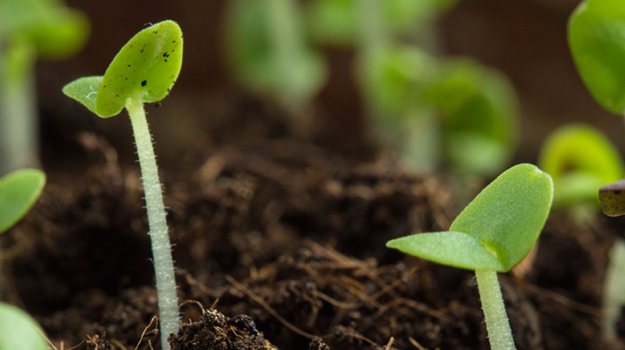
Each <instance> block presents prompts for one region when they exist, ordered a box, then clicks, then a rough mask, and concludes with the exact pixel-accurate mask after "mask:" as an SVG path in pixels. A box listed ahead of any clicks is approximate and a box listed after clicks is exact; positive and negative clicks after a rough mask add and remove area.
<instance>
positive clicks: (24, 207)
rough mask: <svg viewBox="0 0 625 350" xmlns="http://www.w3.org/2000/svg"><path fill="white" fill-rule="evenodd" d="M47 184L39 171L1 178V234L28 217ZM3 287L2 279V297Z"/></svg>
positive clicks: (22, 171)
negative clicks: (29, 211) (24, 217)
mask: <svg viewBox="0 0 625 350" xmlns="http://www.w3.org/2000/svg"><path fill="white" fill-rule="evenodd" d="M45 182H46V175H45V174H44V173H43V171H41V170H37V169H23V170H16V171H14V172H12V173H9V174H7V175H5V176H4V177H2V178H0V234H2V233H3V232H5V231H7V230H8V229H9V228H11V226H13V225H15V224H16V223H17V222H18V221H19V220H20V219H21V218H22V217H23V216H24V215H26V212H28V210H29V209H30V208H31V207H32V206H33V205H34V204H35V202H36V201H37V198H39V195H40V194H41V191H42V190H43V186H44V184H45ZM1 261H2V259H1V258H0V262H1ZM0 270H1V266H0ZM0 277H2V275H1V274H0ZM1 287H2V279H1V278H0V295H2V288H1ZM0 349H2V347H0Z"/></svg>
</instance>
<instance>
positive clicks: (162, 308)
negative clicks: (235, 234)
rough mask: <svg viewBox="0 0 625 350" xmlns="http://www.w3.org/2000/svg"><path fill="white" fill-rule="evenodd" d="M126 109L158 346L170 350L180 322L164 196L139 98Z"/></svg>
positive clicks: (127, 103) (133, 99)
mask: <svg viewBox="0 0 625 350" xmlns="http://www.w3.org/2000/svg"><path fill="white" fill-rule="evenodd" d="M126 109H127V110H128V114H129V115H130V121H131V122H132V128H133V132H134V134H135V142H136V144H137V153H138V154H139V164H140V165H141V175H142V178H143V190H144V191H145V203H146V206H147V211H148V222H149V225H150V238H151V240H152V254H153V256H154V271H155V273H156V289H157V293H158V309H159V314H160V324H161V343H162V345H161V347H162V348H163V350H169V349H170V346H169V343H168V342H167V337H168V336H169V335H170V334H171V333H177V332H178V328H179V323H178V297H177V295H176V280H175V277H174V263H173V260H172V257H171V245H170V243H169V234H168V232H167V231H168V230H167V220H166V218H165V215H166V213H165V206H164V205H163V194H162V189H161V183H160V180H159V177H158V169H157V167H156V159H155V158H154V148H153V147H152V137H151V135H150V130H149V129H148V123H147V120H146V118H145V110H144V109H143V101H142V99H141V96H140V95H136V96H133V97H131V98H129V99H128V101H126Z"/></svg>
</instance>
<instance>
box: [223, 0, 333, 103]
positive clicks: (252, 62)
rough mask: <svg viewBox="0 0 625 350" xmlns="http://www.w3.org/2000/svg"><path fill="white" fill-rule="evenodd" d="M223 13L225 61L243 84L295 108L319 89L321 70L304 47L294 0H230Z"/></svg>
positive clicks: (320, 64) (322, 77)
mask: <svg viewBox="0 0 625 350" xmlns="http://www.w3.org/2000/svg"><path fill="white" fill-rule="evenodd" d="M228 6H229V9H228V14H227V16H226V28H225V32H226V48H225V51H226V53H227V56H228V57H227V58H228V62H229V63H230V65H231V69H232V71H233V73H234V75H235V76H236V78H237V79H238V80H239V81H240V82H241V83H242V84H243V85H244V86H246V87H247V88H249V89H251V90H253V91H255V92H257V93H260V94H264V95H269V96H270V97H272V98H275V99H277V100H278V101H279V102H280V103H281V104H282V105H283V106H284V107H285V108H287V109H291V110H294V109H297V108H299V107H301V106H302V105H303V104H305V103H306V102H307V101H308V100H309V99H310V98H311V97H312V96H313V95H314V94H315V93H317V92H318V91H319V89H320V88H321V86H322V85H323V83H324V82H325V77H326V72H325V65H324V62H323V59H322V57H321V55H320V54H318V53H317V52H315V51H313V50H312V49H311V48H310V47H308V46H307V44H306V42H305V37H304V28H302V27H301V26H300V24H301V21H300V18H301V14H300V9H299V7H298V6H299V5H298V2H297V1H294V0H257V1H247V0H232V1H228Z"/></svg>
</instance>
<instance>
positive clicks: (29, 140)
mask: <svg viewBox="0 0 625 350" xmlns="http://www.w3.org/2000/svg"><path fill="white" fill-rule="evenodd" d="M88 33H89V22H88V21H87V18H86V17H85V15H83V14H82V12H80V11H77V10H72V9H69V8H66V7H64V6H62V3H60V2H59V1H52V0H0V175H4V174H6V173H8V172H10V171H13V170H17V169H19V168H24V167H28V166H35V165H37V164H38V161H39V160H38V147H39V145H38V142H37V139H38V128H37V102H36V97H35V83H34V69H35V59H36V58H37V57H42V58H46V59H64V58H67V57H69V56H71V55H73V54H74V53H76V52H77V51H78V50H79V49H80V48H82V47H83V45H84V44H85V43H86V40H87V36H88Z"/></svg>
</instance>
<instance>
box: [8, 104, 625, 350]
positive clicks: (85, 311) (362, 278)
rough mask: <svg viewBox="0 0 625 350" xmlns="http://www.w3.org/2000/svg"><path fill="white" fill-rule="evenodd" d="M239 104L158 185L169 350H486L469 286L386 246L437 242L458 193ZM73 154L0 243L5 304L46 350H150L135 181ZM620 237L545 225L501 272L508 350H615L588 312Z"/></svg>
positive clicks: (88, 142)
mask: <svg viewBox="0 0 625 350" xmlns="http://www.w3.org/2000/svg"><path fill="white" fill-rule="evenodd" d="M243 106H244V107H242V109H237V110H235V111H233V115H232V118H231V119H230V121H228V122H224V123H223V124H222V125H220V127H219V128H216V129H215V130H212V131H210V133H211V136H212V137H214V139H213V144H214V145H215V147H213V148H212V149H211V150H210V151H207V152H206V153H199V152H196V153H194V154H188V155H186V156H184V157H183V160H182V161H181V162H180V164H178V165H177V166H176V167H170V168H165V169H164V170H163V171H162V174H161V176H162V178H161V180H162V181H163V183H164V186H165V195H166V197H165V198H166V199H165V202H166V205H167V206H168V207H169V216H168V219H169V224H170V235H171V238H172V241H173V243H174V248H173V252H174V257H175V260H176V266H177V282H178V285H179V290H178V292H179V300H180V302H181V303H182V305H181V312H183V315H184V316H183V318H182V321H183V327H182V328H181V330H180V332H179V333H178V334H177V335H173V336H171V337H170V342H171V344H172V347H173V349H176V350H190V349H194V350H195V349H197V350H199V349H223V350H226V349H267V350H268V349H311V350H322V349H324V350H325V349H340V350H352V349H353V350H355V349H384V350H390V349H419V350H421V349H429V350H434V349H489V348H490V347H489V344H488V341H487V338H486V330H485V326H484V324H483V314H482V311H481V309H480V301H479V296H478V292H477V288H476V285H475V280H474V275H473V273H472V272H471V271H464V270H460V269H454V268H449V267H446V266H441V265H437V264H433V263H430V262H427V261H424V260H420V259H417V258H413V257H409V256H405V255H403V254H401V253H399V252H397V251H394V250H390V249H387V248H386V247H385V242H386V241H388V240H389V239H391V238H395V237H400V236H404V235H407V234H410V233H413V232H426V231H440V230H445V229H447V228H448V227H449V225H450V223H451V221H452V219H453V218H454V217H455V215H456V214H457V212H458V210H459V209H461V208H462V206H463V205H464V204H463V203H462V202H461V200H460V199H459V198H466V195H461V194H458V193H455V192H453V191H452V190H451V189H450V188H454V187H453V186H450V184H452V183H453V181H456V180H455V179H454V180H452V179H451V178H450V177H448V176H446V175H442V174H438V175H436V176H415V175H412V174H410V173H408V172H406V171H404V170H403V169H402V168H401V166H399V165H398V164H397V163H395V162H394V161H393V160H392V159H390V158H388V157H387V156H385V155H383V154H375V156H371V154H374V153H373V152H372V153H368V155H365V156H363V155H362V154H355V153H349V151H348V150H349V148H348V147H345V145H341V144H340V143H339V142H331V141H329V140H337V139H340V138H335V137H333V135H329V136H328V135H326V134H320V133H318V132H317V131H315V130H320V128H317V127H316V126H315V125H311V126H310V128H309V129H307V130H309V131H308V132H307V133H304V132H302V130H303V129H302V128H299V129H298V130H299V131H297V130H296V131H293V130H292V129H293V128H291V127H290V126H289V125H288V124H287V123H285V122H283V121H282V117H283V116H282V114H281V113H278V112H277V111H276V110H275V109H273V108H271V107H267V106H264V105H262V104H259V103H256V102H246V103H244V104H243ZM235 129H236V132H235V131H230V130H235ZM78 139H79V141H80V143H79V144H80V145H81V146H80V147H78V143H77V147H76V149H78V150H79V151H77V152H79V153H80V154H79V155H77V157H79V158H80V157H82V158H85V159H90V162H91V163H90V164H91V167H90V168H89V169H88V170H87V171H86V172H85V173H83V174H73V177H72V178H71V180H68V179H63V177H62V176H61V175H63V174H62V173H61V170H58V169H57V170H56V171H57V172H56V176H55V174H54V171H52V173H53V174H52V175H51V176H50V181H49V183H48V184H47V186H46V188H45V191H44V193H43V195H42V197H41V200H40V201H39V203H38V204H37V205H36V207H35V208H34V210H32V211H31V212H30V213H29V214H28V216H27V217H26V218H25V219H24V220H22V221H21V223H20V224H19V225H17V226H16V227H15V228H13V229H12V230H11V231H10V232H9V233H7V234H4V235H2V239H1V240H0V243H1V245H2V250H3V261H2V263H3V278H4V281H5V285H6V293H5V299H6V300H7V301H9V302H10V303H13V304H16V305H18V306H20V307H23V308H25V309H26V310H27V311H28V312H29V313H31V314H32V315H33V316H35V317H36V318H37V320H38V321H39V322H40V323H41V325H42V327H43V328H44V329H45V331H46V333H47V335H48V337H49V338H50V340H51V341H52V342H53V343H54V344H55V345H56V346H57V348H61V347H62V346H63V347H64V349H69V348H72V347H74V348H75V349H98V350H105V349H135V348H137V349H150V347H152V348H153V349H157V350H158V349H160V344H159V337H158V336H157V327H156V324H155V323H156V320H155V319H153V317H154V316H155V315H158V309H157V306H156V293H155V290H154V288H153V285H154V282H153V270H152V265H151V262H150V257H151V252H150V250H149V249H150V248H149V246H150V244H149V237H148V235H147V231H148V228H147V219H146V215H145V211H144V209H143V206H144V203H143V199H142V191H141V183H140V173H139V169H138V168H137V167H136V166H135V165H132V166H123V165H120V164H118V162H117V158H116V153H115V151H114V150H113V149H112V148H111V146H110V145H109V144H108V143H107V142H106V140H104V139H103V138H100V137H98V136H96V135H92V134H81V135H80V137H79V138H78ZM128 142H131V141H130V140H129V141H128ZM352 149H353V148H352ZM337 150H339V151H337ZM44 163H45V162H44ZM473 193H475V191H473ZM622 227H623V221H619V220H615V219H607V218H604V217H602V216H600V215H599V214H598V215H597V217H596V220H595V221H594V222H593V223H592V224H587V225H578V224H576V223H575V222H574V221H572V220H571V219H570V218H569V216H568V215H567V214H566V213H564V212H554V213H553V215H552V216H551V218H550V219H549V221H548V222H547V225H546V227H545V229H544V232H543V234H542V236H541V238H540V240H539V245H538V248H537V252H536V255H535V259H534V260H533V261H526V262H525V265H524V267H525V271H524V272H523V273H517V275H516V276H515V275H513V274H502V275H500V280H501V284H502V289H503V293H504V298H505V301H506V304H507V307H508V314H509V316H510V322H511V326H512V329H513V333H514V337H515V340H516V344H517V348H518V349H532V350H540V349H548V350H558V349H562V350H564V349H566V350H570V349H603V350H606V349H623V346H624V345H623V338H620V339H618V340H613V341H609V342H608V341H605V340H603V339H602V337H601V315H602V313H601V310H600V309H599V307H600V305H601V298H602V285H603V280H604V274H605V270H606V266H607V257H608V251H609V249H610V247H611V246H612V244H613V242H614V239H615V238H616V237H617V236H618V235H620V234H621V233H622V231H623V230H622ZM183 302H184V303H183ZM623 336H625V333H621V337H623Z"/></svg>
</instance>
